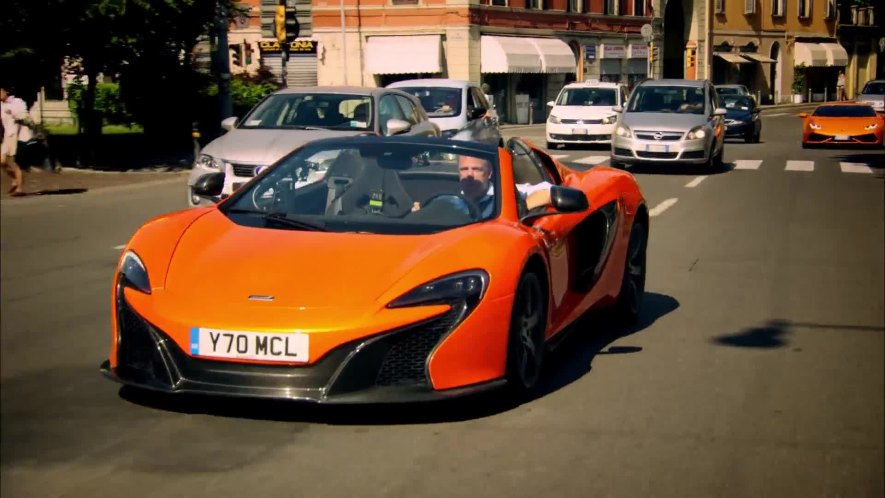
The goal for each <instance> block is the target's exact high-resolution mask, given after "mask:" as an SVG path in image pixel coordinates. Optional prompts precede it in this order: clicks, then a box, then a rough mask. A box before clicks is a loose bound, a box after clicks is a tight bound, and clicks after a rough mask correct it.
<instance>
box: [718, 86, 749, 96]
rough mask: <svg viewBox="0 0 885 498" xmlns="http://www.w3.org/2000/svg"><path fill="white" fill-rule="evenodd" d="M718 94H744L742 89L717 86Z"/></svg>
mask: <svg viewBox="0 0 885 498" xmlns="http://www.w3.org/2000/svg"><path fill="white" fill-rule="evenodd" d="M716 93H718V94H719V95H720V96H722V95H741V94H742V93H743V92H741V90H740V88H737V87H734V86H717V87H716Z"/></svg>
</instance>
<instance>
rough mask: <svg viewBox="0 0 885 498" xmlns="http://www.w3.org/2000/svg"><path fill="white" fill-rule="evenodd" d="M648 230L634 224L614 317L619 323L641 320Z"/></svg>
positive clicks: (643, 226) (638, 224)
mask: <svg viewBox="0 0 885 498" xmlns="http://www.w3.org/2000/svg"><path fill="white" fill-rule="evenodd" d="M647 248H648V229H647V228H646V227H645V225H643V224H641V223H634V224H633V227H632V228H631V229H630V240H629V242H628V243H627V256H626V259H625V262H624V276H623V277H622V280H621V291H620V292H619V293H618V299H617V301H616V304H615V307H614V310H613V312H612V317H613V318H614V320H615V321H616V322H618V323H622V324H632V323H636V320H638V319H639V313H640V312H641V310H642V299H643V297H644V296H645V274H646V257H645V255H646V250H647Z"/></svg>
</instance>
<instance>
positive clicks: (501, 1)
mask: <svg viewBox="0 0 885 498" xmlns="http://www.w3.org/2000/svg"><path fill="white" fill-rule="evenodd" d="M492 5H497V6H499V7H506V6H507V0H492Z"/></svg>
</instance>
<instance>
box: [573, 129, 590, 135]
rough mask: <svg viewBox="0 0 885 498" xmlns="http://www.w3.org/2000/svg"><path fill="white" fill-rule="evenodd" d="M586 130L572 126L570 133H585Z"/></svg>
mask: <svg viewBox="0 0 885 498" xmlns="http://www.w3.org/2000/svg"><path fill="white" fill-rule="evenodd" d="M586 134H587V130H586V129H585V128H572V135H586Z"/></svg>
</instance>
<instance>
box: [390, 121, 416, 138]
mask: <svg viewBox="0 0 885 498" xmlns="http://www.w3.org/2000/svg"><path fill="white" fill-rule="evenodd" d="M411 127H412V123H409V122H408V121H403V120H402V119H396V118H393V119H388V120H387V133H385V135H387V136H388V137H389V136H391V135H398V134H400V133H403V132H405V131H408V130H409V128H411Z"/></svg>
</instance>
